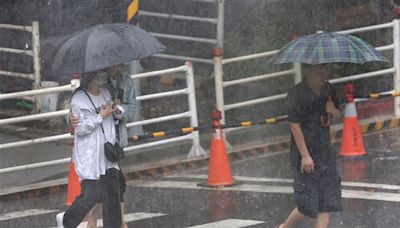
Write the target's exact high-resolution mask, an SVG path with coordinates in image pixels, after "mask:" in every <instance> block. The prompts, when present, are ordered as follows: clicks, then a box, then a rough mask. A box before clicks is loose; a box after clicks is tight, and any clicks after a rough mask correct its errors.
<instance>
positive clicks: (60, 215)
mask: <svg viewBox="0 0 400 228" xmlns="http://www.w3.org/2000/svg"><path fill="white" fill-rule="evenodd" d="M64 214H65V212H61V213H58V214H57V215H56V220H57V227H58V228H64V225H63V220H64Z"/></svg>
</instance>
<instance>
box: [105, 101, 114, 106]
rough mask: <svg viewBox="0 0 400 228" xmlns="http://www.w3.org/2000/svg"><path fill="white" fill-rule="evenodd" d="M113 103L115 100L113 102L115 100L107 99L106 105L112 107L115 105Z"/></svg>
mask: <svg viewBox="0 0 400 228" xmlns="http://www.w3.org/2000/svg"><path fill="white" fill-rule="evenodd" d="M113 104H114V102H113V101H107V104H106V106H107V107H112V106H113Z"/></svg>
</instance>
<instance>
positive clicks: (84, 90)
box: [83, 89, 107, 141]
mask: <svg viewBox="0 0 400 228" xmlns="http://www.w3.org/2000/svg"><path fill="white" fill-rule="evenodd" d="M83 92H85V94H86V96H87V97H88V98H89V100H90V103H92V105H93V108H94V111H95V112H96V113H97V114H99V112H98V111H97V109H96V105H94V103H93V101H92V98H90V95H89V94H88V92H87V91H86V89H83ZM100 127H101V131H102V132H103V135H104V139H105V140H106V141H107V139H106V134H105V133H104V128H103V124H100Z"/></svg>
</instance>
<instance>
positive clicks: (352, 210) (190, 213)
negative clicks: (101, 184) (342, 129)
mask: <svg viewBox="0 0 400 228" xmlns="http://www.w3.org/2000/svg"><path fill="white" fill-rule="evenodd" d="M399 138H400V130H399V129H392V130H387V131H385V132H384V133H382V132H381V133H373V134H369V135H365V136H364V143H365V146H366V148H367V152H368V154H367V155H366V156H363V157H360V158H342V157H339V158H338V168H339V170H340V173H341V176H342V179H343V181H342V186H343V191H342V195H343V198H342V201H343V206H344V211H343V212H338V213H332V215H331V223H330V227H352V228H357V227H360V228H361V227H363V228H364V227H367V228H370V227H371V228H379V227H385V228H390V227H399V218H400V159H399V157H400V145H399ZM334 148H335V149H336V150H338V149H339V145H338V144H335V145H334ZM231 167H232V172H233V176H234V178H235V181H236V183H237V184H236V185H234V186H230V187H224V188H208V187H200V186H198V184H199V183H204V182H205V181H206V180H207V167H205V168H200V169H198V170H195V171H190V172H180V173H175V174H174V175H171V176H164V177H160V178H157V179H147V180H132V181H129V182H128V187H127V192H126V194H125V202H126V203H125V204H126V209H125V219H126V221H127V223H128V225H129V227H138V228H147V227H155V228H156V227H157V228H159V227H160V228H161V227H165V228H181V227H182V228H185V227H192V228H194V227H195V228H206V227H207V228H217V227H224V228H228V227H229V228H236V227H237V228H238V227H252V228H258V227H271V228H274V227H277V225H279V224H280V223H281V222H282V221H283V220H284V219H285V218H286V216H287V215H288V213H289V212H290V211H291V210H292V209H293V207H294V204H293V197H292V191H293V190H292V187H291V182H292V180H291V178H292V177H291V172H290V167H289V156H288V151H287V150H283V151H279V152H271V153H270V154H265V155H262V156H258V157H249V158H247V159H243V160H240V161H237V162H234V163H231ZM64 202H65V193H62V192H61V193H54V194H49V195H47V196H40V197H32V198H28V199H20V200H10V201H6V202H0V208H1V209H0V210H1V211H0V227H4V228H6V227H19V228H24V227H55V226H56V221H55V215H56V213H58V212H60V211H63V210H65V208H66V206H65V204H64ZM98 224H99V225H101V224H102V223H101V221H99V223H98ZM83 225H84V224H82V226H81V227H84V226H83ZM311 226H312V220H311V219H305V220H304V221H303V222H302V223H301V224H299V226H298V227H311Z"/></svg>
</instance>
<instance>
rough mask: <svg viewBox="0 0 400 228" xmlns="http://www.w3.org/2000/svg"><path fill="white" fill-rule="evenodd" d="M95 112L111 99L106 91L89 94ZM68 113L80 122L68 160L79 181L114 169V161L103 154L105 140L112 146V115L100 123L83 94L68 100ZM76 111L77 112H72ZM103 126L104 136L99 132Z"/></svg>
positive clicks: (102, 89)
mask: <svg viewBox="0 0 400 228" xmlns="http://www.w3.org/2000/svg"><path fill="white" fill-rule="evenodd" d="M89 96H90V97H91V99H92V101H93V103H94V104H95V106H96V108H98V111H99V110H100V107H101V106H102V105H105V104H106V103H107V101H109V100H111V96H110V94H109V92H108V90H107V89H104V88H101V89H100V95H98V96H94V95H91V94H89ZM71 106H72V110H73V112H74V114H75V115H77V116H79V120H80V123H79V125H78V126H77V127H76V128H75V134H74V149H73V155H72V159H73V162H74V163H75V171H76V173H77V174H78V176H79V178H80V179H91V180H98V179H99V178H100V175H104V174H105V173H106V169H109V168H117V169H119V168H118V163H117V162H110V161H108V160H107V158H106V157H105V155H104V142H105V138H106V140H107V141H109V142H111V143H112V144H114V143H115V126H114V120H113V117H112V115H110V116H108V117H107V118H105V119H104V120H103V119H102V118H101V116H100V115H99V114H97V113H96V111H95V109H94V107H93V105H92V103H91V102H90V100H89V98H88V96H87V95H86V94H85V92H84V91H82V90H80V91H77V92H76V93H75V94H74V96H73V97H72V99H71ZM76 112H78V113H76ZM101 125H103V129H104V133H105V138H104V134H103V132H102V130H101Z"/></svg>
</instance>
